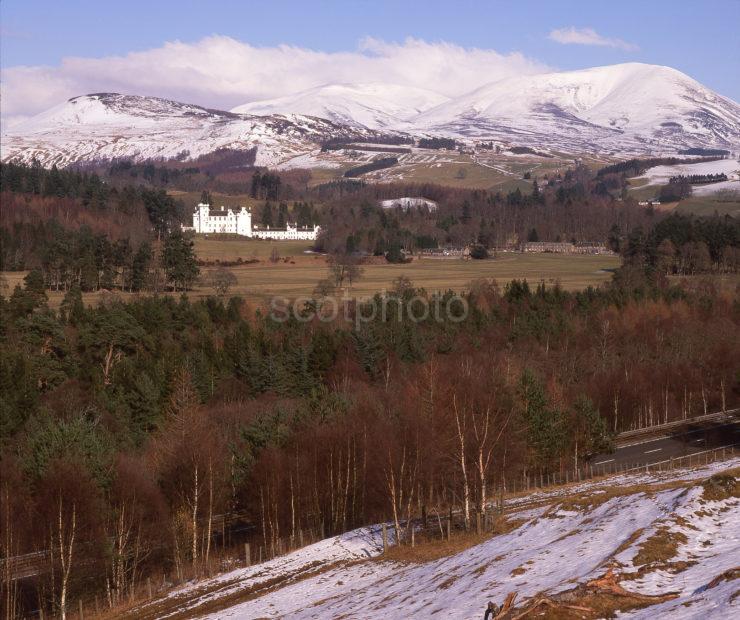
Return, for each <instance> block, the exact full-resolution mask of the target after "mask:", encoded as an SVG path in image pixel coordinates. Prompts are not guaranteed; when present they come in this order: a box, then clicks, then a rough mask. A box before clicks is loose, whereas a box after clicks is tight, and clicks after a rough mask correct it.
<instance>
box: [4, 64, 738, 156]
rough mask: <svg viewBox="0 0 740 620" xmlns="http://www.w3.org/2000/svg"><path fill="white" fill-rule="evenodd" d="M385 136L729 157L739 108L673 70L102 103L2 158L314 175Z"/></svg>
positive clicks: (53, 122) (17, 134)
mask: <svg viewBox="0 0 740 620" xmlns="http://www.w3.org/2000/svg"><path fill="white" fill-rule="evenodd" d="M380 132H384V135H386V136H387V135H388V134H394V135H396V137H397V134H399V133H402V134H403V135H404V137H408V136H416V137H421V136H429V135H438V136H447V137H454V138H456V139H457V140H458V141H460V142H462V143H464V144H466V145H467V146H468V147H469V148H470V147H472V146H473V145H474V144H475V143H476V142H479V141H495V142H497V143H499V144H501V145H503V146H504V147H507V146H512V145H514V146H523V145H526V146H530V147H536V148H542V149H546V150H550V151H557V152H563V153H570V154H599V155H623V154H630V153H663V154H668V153H670V154H675V153H676V152H677V151H679V150H681V149H685V148H687V147H703V148H719V149H724V150H729V151H735V150H737V149H739V148H740V106H738V104H737V103H735V102H734V101H732V100H730V99H727V98H725V97H722V96H721V95H718V94H717V93H714V92H713V91H711V90H709V89H708V88H706V87H704V86H702V85H701V84H699V83H698V82H696V81H695V80H693V79H692V78H690V77H688V76H687V75H684V74H683V73H681V72H679V71H676V70H675V69H671V68H669V67H661V66H657V65H647V64H640V63H628V64H621V65H612V66H606V67H596V68H592V69H585V70H581V71H569V72H561V73H544V74H539V75H525V76H519V77H513V78H507V79H503V80H498V81H495V82H492V83H490V84H487V85H485V86H483V87H481V88H478V89H476V90H474V91H473V92H470V93H461V94H460V95H459V96H456V97H454V98H451V99H450V98H447V97H445V96H442V95H439V94H437V93H435V92H432V91H429V90H424V89H420V88H414V87H409V86H403V85H398V84H384V83H357V84H327V85H324V86H321V87H317V88H313V89H310V90H307V91H302V92H299V93H296V94H292V95H288V96H285V97H281V98H278V99H270V100H266V101H253V102H249V103H245V104H243V105H240V106H237V107H236V108H234V109H233V110H232V111H231V112H224V111H219V110H211V109H206V108H202V107H199V106H195V105H190V104H186V103H179V102H175V101H170V100H166V99H158V98H155V97H141V96H134V95H120V94H115V93H97V94H91V95H85V96H81V97H75V98H72V99H70V100H69V101H66V102H64V103H62V104H60V105H58V106H56V107H54V108H52V109H51V110H48V111H46V112H44V113H42V114H39V115H37V116H35V117H33V118H31V119H29V120H27V121H24V122H22V123H20V124H18V125H15V126H12V127H11V128H10V129H8V130H7V131H6V132H5V133H4V134H3V136H2V153H1V155H2V159H3V160H4V161H7V160H21V161H24V162H31V161H32V160H33V159H38V160H39V161H40V162H41V163H42V164H43V165H46V166H50V165H52V164H54V163H55V164H57V165H60V166H61V165H67V164H70V163H73V162H80V161H82V162H89V161H98V160H109V159H113V158H131V159H136V160H143V159H152V158H155V159H156V158H173V157H177V158H181V159H184V160H186V159H192V158H195V157H198V156H199V155H203V154H206V153H210V152H212V151H215V150H217V149H220V148H230V149H236V150H245V151H248V150H250V149H256V164H257V165H260V166H277V165H281V164H282V165H283V166H284V167H316V166H321V165H323V164H322V162H321V161H320V159H317V158H316V157H315V156H316V155H318V154H319V152H320V147H321V144H322V143H324V142H326V141H328V140H337V139H350V140H360V139H368V138H370V139H372V138H374V137H378V136H380V135H381V133H380ZM428 153H431V154H432V155H433V156H434V157H437V156H438V152H436V151H428ZM340 155H341V154H335V157H338V156H340ZM342 163H343V162H339V163H338V165H341V164H342ZM344 163H346V162H344ZM329 165H332V166H333V165H337V163H336V162H332V163H331V164H329Z"/></svg>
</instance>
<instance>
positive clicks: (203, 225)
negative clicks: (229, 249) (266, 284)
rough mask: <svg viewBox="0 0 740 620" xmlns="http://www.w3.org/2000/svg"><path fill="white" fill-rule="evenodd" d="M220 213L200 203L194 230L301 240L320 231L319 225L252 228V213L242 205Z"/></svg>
mask: <svg viewBox="0 0 740 620" xmlns="http://www.w3.org/2000/svg"><path fill="white" fill-rule="evenodd" d="M218 213H219V214H218V215H214V214H213V213H212V212H211V210H210V205H207V204H202V203H201V204H199V205H198V206H197V208H196V210H195V212H194V213H193V230H194V231H195V232H196V233H211V234H232V235H241V236H243V237H250V238H257V239H274V240H280V241H286V240H299V239H304V240H306V241H314V240H316V237H317V236H318V233H319V227H318V226H314V227H313V228H312V229H311V228H307V229H306V228H298V227H295V226H291V225H290V224H288V226H287V227H286V228H285V230H282V229H277V230H270V229H269V228H265V229H256V228H252V214H251V213H250V212H249V211H248V210H247V209H245V208H244V207H242V208H241V209H240V210H239V211H237V212H236V213H234V211H233V210H232V209H228V210H225V209H223V208H221V210H220V211H219V212H218Z"/></svg>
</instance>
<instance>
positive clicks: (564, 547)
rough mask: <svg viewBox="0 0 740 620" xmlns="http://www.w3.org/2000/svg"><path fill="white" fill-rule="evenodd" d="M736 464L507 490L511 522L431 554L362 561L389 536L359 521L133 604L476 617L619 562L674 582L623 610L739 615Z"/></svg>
mask: <svg viewBox="0 0 740 620" xmlns="http://www.w3.org/2000/svg"><path fill="white" fill-rule="evenodd" d="M738 465H740V459H737V458H736V459H734V460H733V461H729V462H725V463H719V464H714V465H710V466H707V467H704V468H701V469H695V470H690V471H687V470H683V471H672V472H665V473H662V474H661V473H659V474H655V473H650V474H640V475H636V476H635V475H632V476H627V475H622V476H616V477H612V478H610V479H607V480H605V481H601V482H589V483H583V484H579V485H572V486H570V487H567V488H559V489H553V490H548V491H544V492H539V493H535V494H532V495H530V496H527V497H523V498H520V499H518V500H513V501H510V502H509V505H510V511H509V513H508V514H507V517H508V518H509V519H511V520H516V523H517V524H518V525H517V526H516V527H515V528H514V529H512V530H511V531H510V532H508V533H506V534H501V535H498V536H493V537H491V538H490V539H488V540H486V541H484V542H483V543H481V544H478V545H475V546H473V547H470V548H468V549H466V550H464V551H461V552H459V553H457V554H454V555H451V556H447V557H442V558H440V559H437V560H432V561H428V562H421V563H417V562H406V563H400V562H392V561H362V560H363V559H365V560H367V559H368V558H369V557H371V556H377V555H379V554H380V552H381V550H382V545H381V542H380V536H379V528H378V527H373V528H361V529H359V530H355V531H354V532H349V533H347V534H344V535H342V536H337V537H334V538H330V539H327V540H324V541H321V542H319V543H316V544H314V545H311V546H309V547H305V548H303V549H301V550H298V551H295V552H293V553H291V554H288V555H285V556H282V557H279V558H276V559H274V560H271V561H270V562H267V563H264V564H261V565H258V566H253V567H250V568H243V569H238V570H235V571H232V572H230V573H225V574H223V575H221V576H219V577H217V578H214V579H211V580H207V581H204V582H200V583H195V584H191V585H188V586H185V587H183V588H180V589H178V590H175V591H174V592H172V593H171V594H170V595H169V597H168V598H166V599H159V600H155V601H153V602H151V603H147V604H145V605H143V606H142V607H140V608H139V609H138V610H137V612H138V616H140V617H142V618H146V617H150V616H151V617H154V616H156V617H167V616H169V615H175V614H177V615H178V617H189V616H198V617H201V616H203V615H204V614H211V615H209V616H206V617H209V618H214V619H215V618H233V619H235V620H241V619H248V618H274V617H290V618H331V617H353V618H368V619H372V618H378V619H382V620H389V619H393V618H417V617H428V616H434V615H435V614H438V615H439V617H445V618H460V619H464V618H479V617H481V615H482V613H483V610H484V607H485V605H486V602H487V601H489V600H493V601H497V602H498V603H501V602H502V601H503V599H504V597H505V596H506V595H507V594H508V593H509V592H516V593H517V595H518V601H519V603H520V604H524V605H526V604H528V602H531V601H532V600H533V598H534V597H541V596H547V597H551V598H553V599H557V597H558V596H563V597H567V596H571V600H570V602H571V603H573V604H578V601H575V602H574V601H573V599H572V593H573V592H576V591H578V588H582V587H583V585H582V584H585V583H586V582H588V581H590V580H593V579H597V578H600V577H602V576H604V575H605V573H606V572H607V569H608V568H611V569H613V570H614V571H615V574H616V575H617V578H618V581H619V582H620V584H619V585H621V587H622V588H624V589H625V590H627V592H628V593H633V594H637V595H646V596H652V595H666V594H671V598H670V600H663V599H657V600H644V601H641V602H640V605H638V607H639V608H632V609H631V610H626V611H622V612H621V613H620V617H634V618H655V617H671V618H674V619H675V620H679V619H681V618H696V617H702V618H726V617H732V616H733V615H735V616H736V615H737V613H738V611H740V608H739V607H740V601H738V600H737V597H736V596H735V593H736V589H737V583H736V582H735V583H733V579H736V578H737V574H736V573H737V566H738V557H740V499H739V498H738V496H737V495H738V494H737V482H736V481H735V482H734V483H733V481H734V479H733V478H732V476H729V477H728V476H725V477H724V480H722V481H720V482H716V479H712V480H711V481H709V482H706V479H707V478H708V477H709V476H710V475H712V474H715V473H717V472H719V471H722V470H727V469H728V468H730V467H737V466H738ZM733 569H734V571H735V572H733ZM733 575H734V576H733ZM582 604H587V603H582ZM589 617H592V616H589Z"/></svg>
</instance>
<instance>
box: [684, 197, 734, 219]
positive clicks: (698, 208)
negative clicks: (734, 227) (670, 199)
mask: <svg viewBox="0 0 740 620" xmlns="http://www.w3.org/2000/svg"><path fill="white" fill-rule="evenodd" d="M718 196H721V195H718V194H714V195H712V196H692V197H691V198H687V199H686V200H682V201H681V202H680V203H678V206H677V207H676V213H681V214H682V215H696V216H699V217H702V216H712V215H714V214H715V213H717V214H718V215H729V216H731V217H740V198H738V199H737V200H722V199H719V198H718Z"/></svg>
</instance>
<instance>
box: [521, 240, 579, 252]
mask: <svg viewBox="0 0 740 620" xmlns="http://www.w3.org/2000/svg"><path fill="white" fill-rule="evenodd" d="M575 247H576V246H575V245H573V244H572V243H562V242H560V241H527V242H526V243H523V244H522V252H551V253H554V254H573V252H574V251H575Z"/></svg>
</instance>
